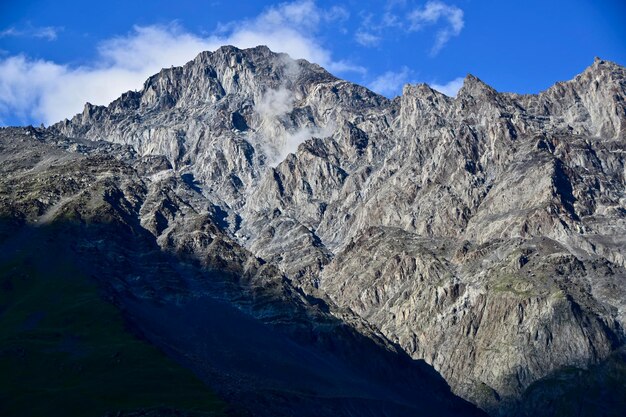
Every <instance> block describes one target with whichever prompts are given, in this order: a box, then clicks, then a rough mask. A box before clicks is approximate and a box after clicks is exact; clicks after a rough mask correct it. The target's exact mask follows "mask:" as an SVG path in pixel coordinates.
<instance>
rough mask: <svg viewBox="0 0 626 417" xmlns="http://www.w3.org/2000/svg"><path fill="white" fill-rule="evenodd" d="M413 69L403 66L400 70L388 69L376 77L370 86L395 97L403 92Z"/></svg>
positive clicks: (385, 94) (379, 92) (371, 88)
mask: <svg viewBox="0 0 626 417" xmlns="http://www.w3.org/2000/svg"><path fill="white" fill-rule="evenodd" d="M410 76H411V70H409V69H408V68H407V67H402V69H401V70H400V71H387V72H385V73H384V74H382V75H380V76H379V77H377V78H375V79H374V80H373V81H372V82H371V83H369V85H368V87H369V89H370V90H372V91H375V92H377V93H378V94H382V95H384V96H387V97H393V96H396V95H398V94H400V93H401V92H402V87H403V86H404V84H406V83H407V82H409V78H410Z"/></svg>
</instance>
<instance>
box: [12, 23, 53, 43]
mask: <svg viewBox="0 0 626 417" xmlns="http://www.w3.org/2000/svg"><path fill="white" fill-rule="evenodd" d="M61 30H63V28H59V27H54V26H42V27H35V26H32V25H31V24H27V25H26V26H24V27H22V28H17V27H15V26H11V27H8V28H6V29H4V30H2V31H0V38H8V37H25V38H39V39H45V40H48V41H53V40H55V39H56V38H57V36H58V33H59V32H60V31H61Z"/></svg>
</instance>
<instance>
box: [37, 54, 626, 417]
mask: <svg viewBox="0 0 626 417" xmlns="http://www.w3.org/2000/svg"><path fill="white" fill-rule="evenodd" d="M48 134H50V135H62V136H65V137H69V138H78V139H90V140H104V141H107V142H110V143H111V142H112V143H114V144H117V145H119V146H121V147H122V148H123V149H127V150H126V152H129V153H136V156H135V157H136V158H140V159H142V160H150V161H153V163H154V164H155V165H154V166H155V168H154V170H153V171H150V172H148V171H147V172H146V173H145V174H143V175H144V176H146V177H149V178H150V181H152V183H153V184H154V189H153V191H152V194H150V195H149V196H148V197H147V199H146V202H145V204H144V205H143V206H142V208H141V210H140V212H139V217H140V222H141V225H142V226H143V227H144V228H145V229H146V230H149V231H150V232H151V233H152V234H153V235H154V236H155V238H156V239H157V241H158V242H159V245H161V247H164V248H165V247H175V248H178V249H177V250H183V249H184V250H187V249H185V248H189V247H191V248H192V249H191V250H192V251H200V253H202V254H203V255H202V256H209V255H208V254H210V253H212V250H211V249H210V245H209V246H206V245H205V246H202V245H200V246H197V245H199V243H194V242H195V241H194V239H195V238H192V237H194V236H196V235H197V234H198V233H200V232H202V230H203V229H201V228H200V226H198V225H197V224H196V223H195V220H192V219H194V218H195V217H194V216H189V215H187V214H186V213H187V212H188V211H189V210H192V209H193V211H195V212H202V213H204V214H203V215H205V216H207V218H210V219H211V221H212V222H213V223H214V224H215V225H216V226H215V227H216V229H215V230H217V231H219V233H221V234H223V236H225V238H226V237H227V238H228V239H230V240H229V241H231V242H233V243H232V244H237V245H240V246H241V247H245V248H246V250H247V251H249V253H250V254H252V255H254V256H255V257H258V258H261V259H263V261H264V262H266V263H267V264H268V265H271V266H272V267H276V268H277V270H278V271H280V273H282V274H284V275H285V276H286V277H288V279H289V282H291V283H292V284H291V285H293V286H294V287H296V288H299V290H301V291H303V292H304V293H306V294H309V295H312V296H315V297H318V298H320V299H324V300H326V301H327V302H328V303H330V304H331V305H336V306H337V308H343V309H348V310H349V311H352V312H353V313H356V314H357V315H358V316H359V317H360V319H363V320H364V321H365V322H366V323H367V324H368V325H371V326H373V328H374V329H376V331H380V332H381V333H382V335H384V336H385V337H386V338H388V339H389V340H390V341H391V342H393V343H397V344H398V345H399V346H400V347H401V348H402V349H403V350H404V351H405V352H407V353H408V354H410V355H411V356H412V357H413V358H415V359H423V360H425V361H426V362H427V363H429V364H431V365H432V366H433V367H434V368H435V369H436V370H437V371H438V372H440V373H441V375H442V376H443V377H444V378H445V379H446V381H447V382H448V383H449V384H450V385H451V387H452V389H453V391H454V392H455V393H456V394H458V395H460V396H462V397H464V398H466V399H468V400H470V401H472V402H474V403H475V404H478V405H479V406H480V407H482V408H483V409H485V410H487V411H488V412H490V413H491V414H493V415H499V414H501V415H510V414H513V413H515V412H516V410H523V412H524V413H532V412H533V411H532V409H530V408H529V407H530V406H529V405H528V404H527V403H524V404H523V406H522V405H520V401H522V400H523V399H524V398H529V394H528V392H527V391H528V389H529V388H530V387H531V386H536V383H539V382H540V381H542V380H544V379H545V378H547V377H549V376H550V375H553V374H554V373H555V372H560V371H561V370H563V369H565V368H567V367H577V368H581V369H586V368H587V367H589V366H592V365H596V364H600V363H602V362H603V361H605V360H606V359H607V358H608V357H609V356H611V354H612V352H614V351H615V350H616V349H618V348H619V347H620V346H622V345H623V344H624V342H625V340H626V339H625V335H624V331H623V328H624V325H625V324H626V290H625V289H624V288H626V286H625V279H626V269H625V268H626V165H625V155H626V70H625V69H624V68H623V67H621V66H619V65H617V64H614V63H611V62H607V61H602V60H599V59H597V60H596V61H595V62H594V63H593V65H591V66H590V67H589V68H588V69H586V70H585V71H584V72H583V73H582V74H580V75H579V76H577V77H575V78H574V79H573V80H571V81H566V82H560V83H557V84H556V85H554V86H553V87H551V88H549V89H548V90H546V91H544V92H542V93H540V94H538V95H518V94H509V93H499V92H497V91H495V90H494V89H492V88H491V87H489V86H487V85H486V84H484V83H483V82H482V81H480V80H479V79H478V78H476V77H474V76H471V75H469V76H467V78H466V79H465V82H464V85H463V87H462V88H461V90H460V91H459V93H458V96H457V97H456V98H450V97H447V96H445V95H443V94H441V93H439V92H437V91H434V90H433V89H431V88H430V87H429V86H427V85H424V84H422V85H407V86H406V87H405V89H404V91H403V94H402V96H400V97H397V98H395V99H393V100H388V99H386V98H384V97H381V96H378V95H376V94H374V93H372V92H370V91H368V90H367V89H365V88H363V87H360V86H357V85H354V84H351V83H348V82H346V81H342V80H339V79H337V78H335V77H333V76H332V75H330V74H328V73H327V72H326V71H324V70H323V69H322V68H320V67H318V66H316V65H314V64H310V63H308V62H306V61H302V60H300V61H293V60H291V59H290V58H289V57H287V56H285V55H281V54H274V53H272V52H271V51H269V50H268V49H267V48H265V47H258V48H254V49H249V50H243V51H242V50H238V49H236V48H233V47H223V48H220V49H219V50H217V51H216V52H214V53H202V54H200V55H199V56H198V57H197V58H196V59H195V60H193V61H191V62H189V63H188V64H186V65H185V66H183V67H177V68H171V69H165V70H162V71H161V72H160V73H159V74H157V75H155V76H153V77H151V78H150V79H149V80H148V81H146V83H145V85H144V88H143V90H142V91H140V92H129V93H126V94H124V95H123V96H122V97H120V98H119V99H118V100H116V101H114V102H113V103H111V105H109V106H108V107H96V106H92V105H89V104H88V105H86V106H85V110H84V112H83V113H82V114H79V115H76V116H75V117H74V118H72V119H71V120H66V121H64V122H60V123H58V124H57V125H55V126H53V127H52V128H51V129H50V130H49V132H48ZM109 146H113V145H109ZM124 147H128V148H124ZM150 158H152V159H150ZM155 158H156V159H155ZM159 158H164V159H159ZM172 182H175V183H176V184H180V185H179V186H177V187H186V189H188V190H195V191H193V192H192V191H186V192H184V193H182V194H181V193H177V194H175V195H174V194H171V193H169V194H168V192H167V191H166V190H167V189H168V188H167V187H166V186H165V185H163V186H160V185H158V184H161V183H163V184H172ZM198 204H200V206H201V209H200V208H199V207H200V206H198ZM41 210H43V211H44V212H45V210H44V209H43V208H42V209H41ZM202 233H205V234H206V233H208V232H206V231H204V232H202ZM211 233H217V232H211ZM198 239H201V241H202V239H206V238H199V237H198ZM246 259H247V258H246ZM231 262H232V263H233V264H237V265H239V264H247V262H248V261H246V260H245V259H244V258H238V257H236V256H234V257H233V259H232V261H231ZM533 384H535V385H533ZM555 392H556V391H555ZM533 398H534V397H533ZM536 403H537V404H539V403H540V402H536ZM520 407H521V408H520ZM529 410H530V411H529ZM536 412H540V410H536Z"/></svg>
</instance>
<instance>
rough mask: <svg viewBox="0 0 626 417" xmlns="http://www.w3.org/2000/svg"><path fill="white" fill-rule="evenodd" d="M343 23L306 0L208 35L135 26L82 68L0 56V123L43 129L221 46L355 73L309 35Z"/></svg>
mask: <svg viewBox="0 0 626 417" xmlns="http://www.w3.org/2000/svg"><path fill="white" fill-rule="evenodd" d="M345 18H347V11H345V9H342V8H337V7H335V8H331V9H328V10H324V9H321V8H319V7H317V6H316V4H315V2H313V1H295V2H291V3H282V4H280V5H278V6H275V7H271V8H269V9H267V10H266V11H265V12H263V13H262V14H260V15H259V16H257V17H256V18H253V19H248V20H243V21H237V22H232V23H229V24H226V25H223V26H221V27H220V28H218V30H216V31H215V32H214V33H213V34H210V35H208V36H199V35H196V34H193V33H189V32H186V31H185V30H183V29H182V28H181V27H180V26H178V25H176V24H171V25H168V26H136V27H134V28H133V30H132V31H131V32H130V33H129V34H127V35H125V36H120V37H116V38H113V39H109V40H106V41H104V42H102V43H101V44H100V45H99V46H98V49H97V51H98V57H97V59H96V60H95V61H94V62H93V63H92V64H91V65H87V66H80V67H75V66H70V65H65V64H59V63H55V62H51V61H46V60H41V59H30V58H28V57H26V56H23V55H19V56H9V57H4V58H0V124H4V123H3V122H2V119H3V118H5V119H6V118H7V117H9V116H12V119H20V120H22V121H23V122H36V123H39V122H40V121H43V122H45V123H46V124H50V123H54V122H57V121H59V120H62V119H64V118H66V117H71V116H73V115H74V114H76V113H79V112H80V111H81V110H82V108H83V105H84V103H85V102H91V103H93V104H108V103H110V102H111V101H112V100H114V99H115V98H117V97H118V96H119V95H120V94H121V93H123V92H125V91H128V90H133V89H139V88H141V87H142V84H143V82H144V81H145V79H146V78H147V77H149V76H150V75H152V74H154V73H156V72H158V71H159V70H160V69H161V68H165V67H170V66H171V65H182V64H184V63H185V62H187V61H189V60H191V59H193V58H194V57H195V56H196V55H197V54H198V53H200V52H201V51H205V50H210V51H213V50H215V49H217V48H218V47H219V46H222V45H234V46H237V47H239V48H249V47H254V46H257V45H267V46H268V47H269V48H270V49H272V50H273V51H276V52H286V53H288V54H289V55H290V56H291V57H292V58H304V59H307V60H309V61H312V62H315V63H317V64H319V65H321V66H323V67H325V68H327V69H328V70H329V71H331V72H348V71H356V72H359V73H362V74H363V73H364V72H365V69H364V68H363V67H360V66H356V65H353V64H351V63H350V62H347V61H336V60H334V59H333V57H332V55H331V53H330V51H329V50H328V49H326V48H325V47H323V45H322V44H321V43H320V41H319V40H318V39H317V37H316V33H317V31H318V30H319V29H320V27H321V25H322V24H323V23H329V22H331V21H340V20H341V19H345ZM7 36H8V35H7Z"/></svg>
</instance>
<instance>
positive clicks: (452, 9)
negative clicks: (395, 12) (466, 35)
mask: <svg viewBox="0 0 626 417" xmlns="http://www.w3.org/2000/svg"><path fill="white" fill-rule="evenodd" d="M408 19H409V21H410V22H411V26H410V30H412V31H416V30H421V29H422V28H423V27H424V26H426V25H430V24H435V23H437V22H438V21H439V20H440V19H443V20H446V23H447V24H446V26H445V27H443V28H441V29H439V30H438V31H437V34H436V37H435V44H434V45H433V47H432V49H431V54H432V55H436V54H437V53H438V52H439V51H440V50H441V48H443V47H444V45H445V44H446V43H447V42H448V41H449V40H450V38H452V37H453V36H458V35H459V34H460V33H461V30H462V29H463V26H464V24H465V22H464V21H463V10H461V9H459V8H458V7H456V6H450V5H447V4H445V3H442V2H440V1H429V2H428V3H426V6H424V7H422V8H417V9H415V10H413V11H412V12H411V13H410V14H409V16H408Z"/></svg>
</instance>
